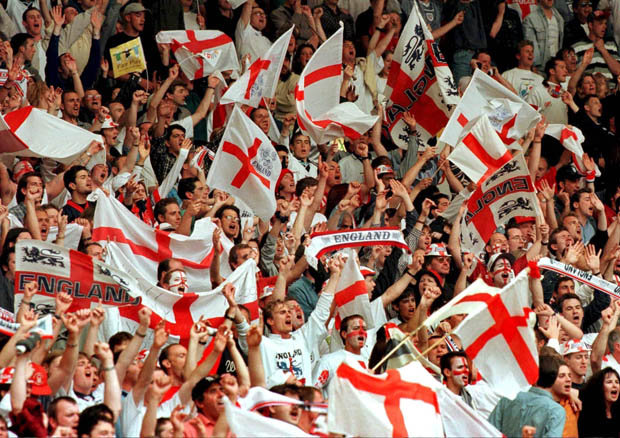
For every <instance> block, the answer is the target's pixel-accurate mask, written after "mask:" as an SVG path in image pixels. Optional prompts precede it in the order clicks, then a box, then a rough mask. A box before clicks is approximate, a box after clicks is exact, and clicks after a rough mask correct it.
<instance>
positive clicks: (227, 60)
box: [155, 30, 239, 80]
mask: <svg viewBox="0 0 620 438" xmlns="http://www.w3.org/2000/svg"><path fill="white" fill-rule="evenodd" d="M155 39H156V41H157V42H158V43H160V44H164V43H165V44H172V51H173V53H174V57H175V58H176V59H177V61H178V63H179V65H180V66H181V70H183V73H185V76H187V77H188V78H189V79H190V80H194V79H200V78H206V77H207V76H209V75H210V74H211V73H213V72H215V71H223V70H236V71H238V70H239V60H238V59H237V52H236V50H235V45H234V43H233V41H232V40H231V39H230V37H229V36H228V35H226V34H225V33H224V32H220V31H218V30H170V31H162V32H159V33H158V34H157V35H156V36H155Z"/></svg>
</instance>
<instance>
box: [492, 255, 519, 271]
mask: <svg viewBox="0 0 620 438" xmlns="http://www.w3.org/2000/svg"><path fill="white" fill-rule="evenodd" d="M500 259H506V260H508V261H509V262H510V266H514V264H515V257H514V256H513V255H512V254H510V253H507V252H498V253H497V254H493V255H492V256H491V258H490V259H489V261H488V263H487V269H488V270H489V272H492V271H493V265H495V263H496V262H497V261H498V260H500Z"/></svg>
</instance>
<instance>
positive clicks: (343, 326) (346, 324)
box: [338, 313, 364, 344]
mask: <svg viewBox="0 0 620 438" xmlns="http://www.w3.org/2000/svg"><path fill="white" fill-rule="evenodd" d="M357 318H361V319H364V317H363V316H362V315H359V314H357V313H356V314H353V315H349V316H347V317H346V318H344V319H343V320H342V322H341V323H340V331H339V332H338V334H339V335H340V339H342V343H343V344H346V339H345V338H344V337H343V336H342V332H346V331H347V330H348V329H349V321H352V320H354V319H357Z"/></svg>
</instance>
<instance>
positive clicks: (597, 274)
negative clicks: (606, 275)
mask: <svg viewBox="0 0 620 438" xmlns="http://www.w3.org/2000/svg"><path fill="white" fill-rule="evenodd" d="M592 275H594V276H599V275H601V271H598V272H597V273H596V274H595V273H592Z"/></svg>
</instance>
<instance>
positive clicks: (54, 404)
mask: <svg viewBox="0 0 620 438" xmlns="http://www.w3.org/2000/svg"><path fill="white" fill-rule="evenodd" d="M61 401H66V402H67V403H72V404H74V405H75V404H77V402H76V401H75V400H73V398H71V397H68V396H66V395H63V396H60V397H57V398H55V399H54V400H53V401H52V402H51V403H50V405H49V406H48V407H47V416H48V417H49V418H53V419H54V420H56V411H57V409H56V408H57V407H58V404H59V403H60V402H61Z"/></svg>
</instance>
